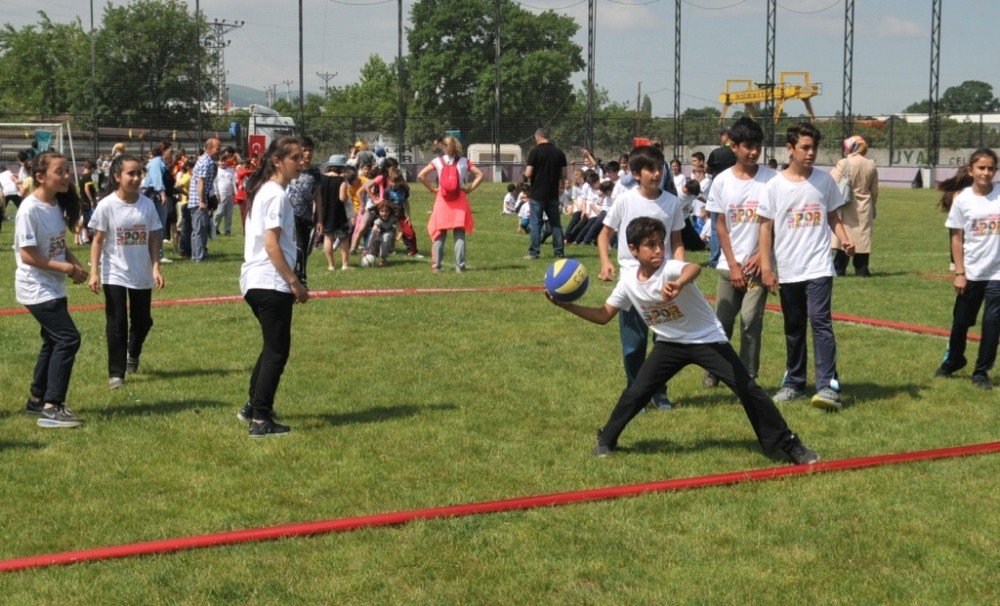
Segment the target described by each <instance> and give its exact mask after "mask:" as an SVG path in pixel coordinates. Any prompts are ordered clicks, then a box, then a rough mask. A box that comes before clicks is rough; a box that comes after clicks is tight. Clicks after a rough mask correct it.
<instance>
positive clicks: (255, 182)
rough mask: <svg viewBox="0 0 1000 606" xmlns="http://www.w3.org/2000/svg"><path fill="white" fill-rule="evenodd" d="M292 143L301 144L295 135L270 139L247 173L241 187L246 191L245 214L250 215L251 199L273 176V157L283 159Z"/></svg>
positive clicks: (290, 149) (290, 150)
mask: <svg viewBox="0 0 1000 606" xmlns="http://www.w3.org/2000/svg"><path fill="white" fill-rule="evenodd" d="M293 145H299V146H301V143H299V140H298V138H297V137H281V138H280V139H275V140H274V141H271V144H270V145H268V146H267V151H266V152H264V156H263V157H262V158H261V159H260V165H259V166H258V167H257V170H255V171H253V172H252V173H250V174H249V175H247V178H246V185H245V186H244V188H243V189H244V190H246V192H247V216H250V212H251V211H252V210H253V199H254V197H255V196H256V195H257V192H258V191H259V190H260V188H261V187H263V185H264V184H265V183H267V182H268V180H270V179H271V177H272V176H274V161H273V160H274V158H277V159H279V160H282V159H284V158H285V157H286V156H288V154H290V153H292V146H293Z"/></svg>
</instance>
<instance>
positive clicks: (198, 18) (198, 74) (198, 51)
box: [194, 0, 205, 145]
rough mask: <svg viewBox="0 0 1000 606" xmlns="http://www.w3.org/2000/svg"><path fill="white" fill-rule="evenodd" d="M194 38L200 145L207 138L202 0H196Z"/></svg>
mask: <svg viewBox="0 0 1000 606" xmlns="http://www.w3.org/2000/svg"><path fill="white" fill-rule="evenodd" d="M194 39H195V50H196V52H195V57H194V74H195V76H194V80H195V87H196V92H197V96H198V145H201V142H202V141H204V140H205V136H204V135H205V133H204V130H203V126H202V123H201V102H202V90H201V0H194Z"/></svg>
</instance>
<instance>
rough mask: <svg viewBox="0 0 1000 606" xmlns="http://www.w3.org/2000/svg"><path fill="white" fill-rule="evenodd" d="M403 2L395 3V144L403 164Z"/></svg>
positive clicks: (404, 130) (404, 125)
mask: <svg viewBox="0 0 1000 606" xmlns="http://www.w3.org/2000/svg"><path fill="white" fill-rule="evenodd" d="M403 78H404V73H403V0H397V2H396V92H397V93H398V99H397V107H398V111H399V141H398V142H397V143H396V159H397V160H399V162H400V163H402V162H403V153H404V151H405V150H406V145H405V139H406V94H405V92H404V88H403V86H404V84H403Z"/></svg>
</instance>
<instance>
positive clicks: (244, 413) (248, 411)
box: [236, 402, 278, 423]
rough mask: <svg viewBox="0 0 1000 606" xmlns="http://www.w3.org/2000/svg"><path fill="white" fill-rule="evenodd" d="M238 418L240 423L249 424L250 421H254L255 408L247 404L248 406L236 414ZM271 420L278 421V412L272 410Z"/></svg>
mask: <svg viewBox="0 0 1000 606" xmlns="http://www.w3.org/2000/svg"><path fill="white" fill-rule="evenodd" d="M236 418H237V419H239V420H240V421H243V422H244V423H249V422H250V421H253V406H251V405H250V402H247V403H246V404H244V405H243V406H241V407H240V411H239V412H238V413H236ZM271 418H272V419H277V418H278V411H276V410H272V411H271Z"/></svg>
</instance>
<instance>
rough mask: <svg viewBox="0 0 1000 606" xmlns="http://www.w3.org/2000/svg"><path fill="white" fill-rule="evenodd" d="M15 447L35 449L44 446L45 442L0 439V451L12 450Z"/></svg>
mask: <svg viewBox="0 0 1000 606" xmlns="http://www.w3.org/2000/svg"><path fill="white" fill-rule="evenodd" d="M15 448H33V449H35V450H40V449H42V448H45V444H42V443H41V442H21V441H15V440H0V451H4V450H13V449H15Z"/></svg>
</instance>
